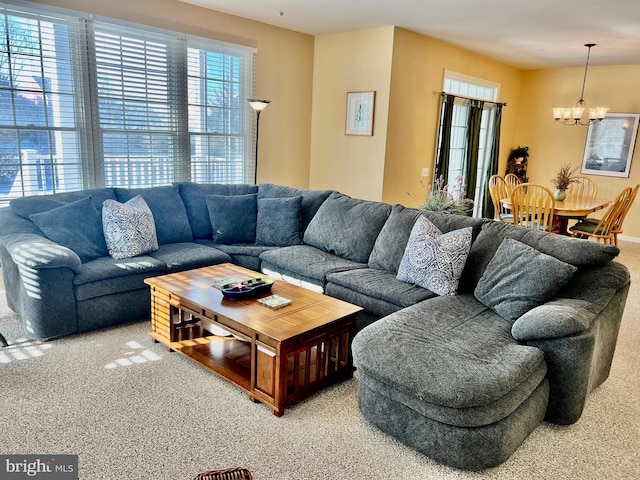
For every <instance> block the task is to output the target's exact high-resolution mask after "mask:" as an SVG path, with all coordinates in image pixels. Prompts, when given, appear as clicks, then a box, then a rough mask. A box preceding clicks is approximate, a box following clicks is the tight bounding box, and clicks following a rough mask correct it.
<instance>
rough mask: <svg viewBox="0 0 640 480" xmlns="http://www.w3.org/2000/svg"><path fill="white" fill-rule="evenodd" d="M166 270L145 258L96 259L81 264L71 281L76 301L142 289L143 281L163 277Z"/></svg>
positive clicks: (157, 263) (161, 263)
mask: <svg viewBox="0 0 640 480" xmlns="http://www.w3.org/2000/svg"><path fill="white" fill-rule="evenodd" d="M166 270H167V267H166V265H165V264H164V263H163V262H161V261H160V260H157V259H155V258H153V257H150V256H147V255H141V256H139V257H135V258H128V259H124V260H116V259H114V258H111V257H101V258H97V259H95V260H92V261H90V262H87V263H83V264H82V265H81V267H80V269H79V272H78V273H77V274H76V275H75V277H74V279H73V283H74V285H75V289H76V301H83V300H87V299H89V298H94V297H99V296H103V295H110V294H113V293H122V292H127V291H129V290H135V289H139V288H144V287H145V286H146V285H145V284H144V283H143V280H144V279H145V278H148V277H153V276H156V275H163V274H164V273H166Z"/></svg>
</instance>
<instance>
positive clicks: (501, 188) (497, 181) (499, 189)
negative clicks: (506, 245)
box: [489, 175, 513, 223]
mask: <svg viewBox="0 0 640 480" xmlns="http://www.w3.org/2000/svg"><path fill="white" fill-rule="evenodd" d="M489 195H491V201H492V202H493V210H494V215H493V219H494V220H498V221H500V222H505V223H513V215H512V214H511V209H510V208H508V207H505V206H504V205H502V202H500V200H502V199H503V198H507V197H508V196H509V194H508V193H507V184H506V182H505V181H504V178H502V177H501V176H500V175H492V176H491V177H490V178H489Z"/></svg>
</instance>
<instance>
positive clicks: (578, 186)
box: [567, 175, 598, 200]
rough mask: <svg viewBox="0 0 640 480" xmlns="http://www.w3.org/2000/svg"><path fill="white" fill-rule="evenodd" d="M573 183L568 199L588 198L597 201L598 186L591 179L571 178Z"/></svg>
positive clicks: (570, 185) (570, 186)
mask: <svg viewBox="0 0 640 480" xmlns="http://www.w3.org/2000/svg"><path fill="white" fill-rule="evenodd" d="M571 180H572V182H571V183H570V184H569V189H568V190H567V197H570V198H588V199H590V200H595V199H596V197H597V196H598V184H597V183H596V182H594V181H593V180H591V179H590V178H589V177H583V176H580V175H576V176H573V177H571Z"/></svg>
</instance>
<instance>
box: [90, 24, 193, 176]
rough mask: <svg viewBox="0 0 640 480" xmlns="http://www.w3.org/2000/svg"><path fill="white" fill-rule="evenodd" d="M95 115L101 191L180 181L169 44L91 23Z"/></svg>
mask: <svg viewBox="0 0 640 480" xmlns="http://www.w3.org/2000/svg"><path fill="white" fill-rule="evenodd" d="M95 43H96V74H97V81H98V111H99V123H100V125H99V126H100V132H101V139H102V147H103V167H104V168H103V171H104V179H105V180H104V181H105V184H106V185H107V186H121V187H150V186H154V185H165V184H169V183H171V182H173V181H178V180H180V178H178V177H177V176H176V172H177V171H179V169H177V168H176V167H175V163H176V162H179V161H180V160H181V158H185V157H186V155H184V154H180V151H179V145H180V143H179V142H178V141H177V140H176V137H177V135H178V134H179V130H180V123H179V121H178V120H177V116H176V115H172V112H176V111H178V112H179V109H177V104H178V103H179V99H178V97H176V96H175V95H173V94H172V92H171V89H170V85H171V83H172V81H174V80H173V78H174V77H175V76H176V75H177V73H176V72H175V71H174V69H173V68H172V62H171V60H170V56H171V50H172V39H171V38H169V37H168V36H164V35H160V34H151V33H147V32H144V31H143V32H133V31H130V29H128V28H117V27H116V26H114V25H109V24H102V23H96V25H95Z"/></svg>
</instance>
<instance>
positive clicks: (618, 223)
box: [611, 184, 640, 247]
mask: <svg viewBox="0 0 640 480" xmlns="http://www.w3.org/2000/svg"><path fill="white" fill-rule="evenodd" d="M638 188H640V184H638V185H636V186H635V187H633V190H632V191H631V195H629V196H628V197H627V200H626V202H625V205H624V207H623V208H622V211H621V212H620V214H619V215H618V217H617V218H616V220H615V221H614V222H613V227H612V229H611V231H612V232H613V243H614V245H615V246H616V247H617V246H618V234H620V233H622V224H623V223H624V219H625V218H626V217H627V213H629V210H631V205H633V202H634V201H635V199H636V195H637V194H638Z"/></svg>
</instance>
